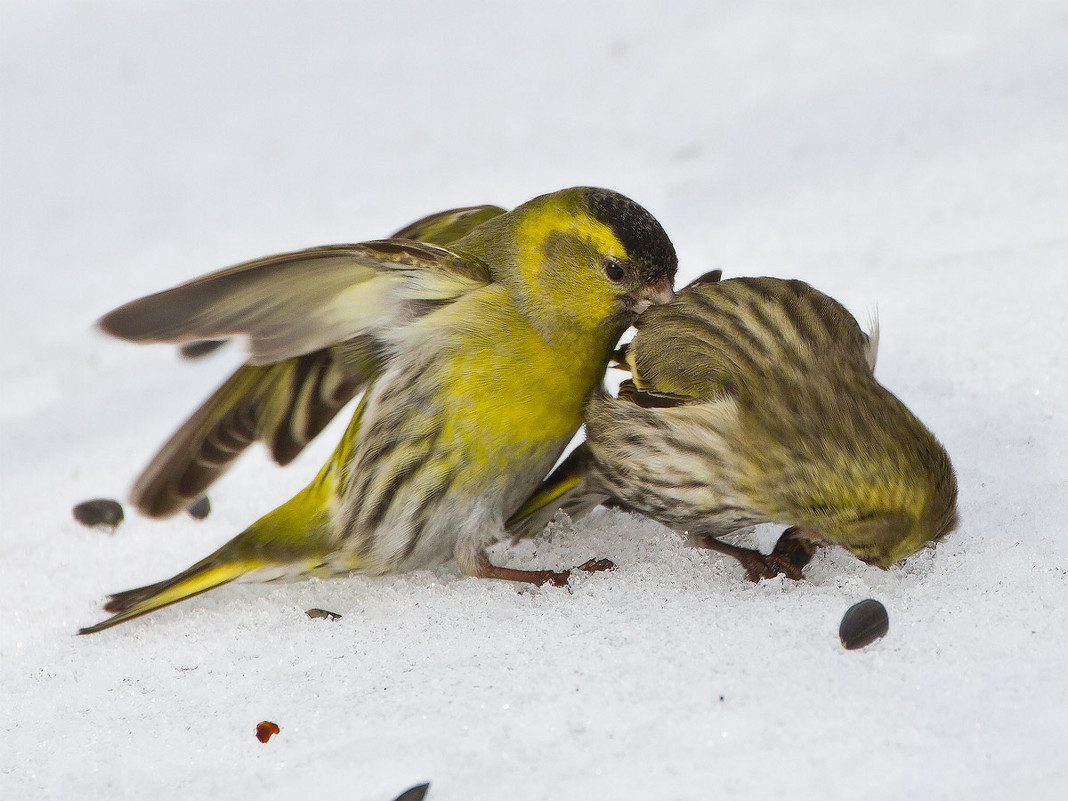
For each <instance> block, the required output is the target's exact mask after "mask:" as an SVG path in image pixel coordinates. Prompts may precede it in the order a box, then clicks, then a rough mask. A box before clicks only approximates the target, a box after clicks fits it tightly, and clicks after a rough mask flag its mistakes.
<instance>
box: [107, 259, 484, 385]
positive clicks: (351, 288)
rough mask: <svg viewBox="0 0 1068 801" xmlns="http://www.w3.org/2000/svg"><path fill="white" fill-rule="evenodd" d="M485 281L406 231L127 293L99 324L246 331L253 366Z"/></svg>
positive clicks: (169, 338)
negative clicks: (138, 294) (134, 296)
mask: <svg viewBox="0 0 1068 801" xmlns="http://www.w3.org/2000/svg"><path fill="white" fill-rule="evenodd" d="M489 282H490V276H489V272H488V271H487V269H486V267H485V265H483V264H481V263H480V262H478V261H476V260H474V259H471V258H465V257H462V256H459V255H457V254H455V253H452V252H451V251H449V250H446V249H445V248H441V247H437V246H435V245H427V244H423V243H419V242H415V241H412V240H406V239H385V240H381V241H378V242H365V243H362V244H358V245H332V246H327V247H318V248H311V249H309V250H300V251H296V252H294V253H283V254H279V255H276V256H268V257H267V258H263V259H256V260H255V261H250V262H245V263H244V264H239V265H237V266H236V267H230V268H229V269H226V270H221V271H219V272H215V273H211V274H209V275H206V276H204V277H202V278H197V279H194V280H193V281H189V282H188V283H185V284H182V285H180V286H177V287H174V288H173V289H168V290H165V291H163V292H158V293H156V294H154V295H149V296H147V297H144V298H141V299H140V300H135V301H132V302H131V303H127V304H126V305H124V306H120V307H119V308H118V309H115V310H114V311H112V312H110V313H108V314H106V315H105V316H104V317H103V318H101V320H100V323H99V325H100V327H101V328H102V329H103V330H104V331H106V332H107V333H109V334H111V335H113V336H116V337H119V338H121V339H126V340H128V341H131V342H176V343H177V342H187V341H190V340H201V339H220V338H225V337H231V336H244V337H247V338H248V347H249V351H250V352H251V359H250V363H251V364H253V365H263V364H273V363H275V362H280V361H283V360H285V359H291V358H294V357H297V356H301V355H303V354H305V353H310V352H312V351H316V350H319V349H321V348H325V347H329V346H331V345H335V344H337V343H339V342H344V341H346V340H349V339H352V338H353V337H357V336H370V337H372V338H375V339H379V338H383V339H384V338H385V336H386V335H387V333H388V332H389V331H390V330H396V329H397V328H401V327H404V326H405V325H407V324H408V323H410V322H411V321H412V320H413V319H415V318H417V317H419V316H421V315H422V314H424V313H425V312H426V311H428V310H429V309H432V308H435V307H437V306H440V305H442V304H445V303H449V302H451V301H453V300H455V299H456V298H458V297H461V296H462V295H465V294H467V293H468V292H470V291H472V290H474V289H477V288H479V287H481V286H484V285H486V284H488V283H489Z"/></svg>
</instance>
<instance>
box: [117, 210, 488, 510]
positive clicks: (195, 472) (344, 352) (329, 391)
mask: <svg viewBox="0 0 1068 801" xmlns="http://www.w3.org/2000/svg"><path fill="white" fill-rule="evenodd" d="M503 213H504V210H503V209H501V208H499V207H497V206H473V207H470V208H465V209H452V210H449V211H444V212H440V213H438V214H432V215H429V216H427V217H424V218H422V219H421V220H418V221H416V222H414V223H412V224H411V225H408V226H405V227H404V228H402V229H401V230H400V231H398V232H397V233H396V234H395V235H394V236H393V237H392V239H417V240H422V241H424V242H426V243H428V244H432V245H433V244H437V245H446V244H449V243H450V242H452V241H454V240H456V239H459V238H460V237H462V236H464V235H465V234H466V233H467V232H468V231H470V230H471V229H472V228H474V227H476V226H477V225H480V224H481V223H483V222H485V221H486V220H488V219H490V218H492V217H495V216H497V215H498V214H503ZM377 244H378V243H370V245H371V246H375V245H377ZM408 244H409V245H411V244H412V243H408ZM360 247H365V246H360ZM324 250H329V249H322V248H317V249H314V250H313V251H301V252H300V253H298V254H285V255H284V256H282V257H272V258H271V259H263V260H259V261H258V262H250V263H249V264H247V265H239V267H237V268H231V270H228V271H223V272H224V273H232V272H235V271H236V272H244V271H246V270H249V271H251V269H250V268H253V266H254V265H257V264H260V263H263V262H275V261H276V260H278V259H281V260H284V261H286V262H287V263H286V269H285V270H284V271H283V272H285V273H286V275H285V276H282V275H278V274H276V275H275V276H273V278H265V277H263V276H261V277H260V278H259V279H255V280H252V281H250V282H249V286H248V287H246V288H245V289H241V288H240V287H238V288H236V289H234V288H231V292H232V293H233V295H235V296H237V297H241V296H242V295H244V297H245V298H246V299H249V298H251V297H253V294H252V293H253V292H263V291H265V290H267V289H268V288H269V287H270V285H271V283H272V280H273V281H275V282H278V281H289V282H290V283H291V284H294V283H297V282H299V280H300V272H299V271H300V270H301V268H302V266H306V265H318V266H319V267H320V268H321V267H322V262H321V261H320V259H324V258H333V259H335V260H340V259H343V258H344V254H342V253H338V252H334V253H333V254H332V255H326V254H322V253H321V251H324ZM377 250H378V251H379V253H381V250H382V249H381V248H377ZM406 252H407V258H406V259H405V263H403V264H398V265H396V266H386V265H377V266H371V267H369V266H367V265H366V264H364V263H361V262H355V263H353V264H352V265H351V268H352V278H353V279H359V278H363V280H364V281H365V282H367V287H366V288H369V289H372V292H371V293H370V294H374V293H375V292H378V293H379V294H387V295H388V294H389V293H392V297H393V299H394V302H393V306H392V307H385V306H384V307H382V308H380V309H379V312H378V314H379V316H378V318H377V323H376V321H375V319H374V316H373V315H371V320H370V324H369V325H368V324H367V323H368V321H367V320H366V319H365V320H364V324H365V330H367V333H362V334H357V335H356V336H353V337H351V338H349V339H347V340H346V341H344V342H341V343H338V344H335V345H332V346H330V347H326V348H321V349H319V350H313V351H311V352H309V353H304V354H302V355H300V356H295V357H293V358H288V359H282V360H280V361H276V362H275V363H273V364H257V363H255V360H250V361H249V362H248V363H246V364H245V365H243V366H241V367H239V368H238V369H237V370H236V371H235V372H234V373H233V375H231V376H230V378H229V379H227V381H226V382H225V383H224V384H223V385H222V386H221V387H219V389H217V390H216V391H215V392H214V393H213V394H212V395H211V397H209V398H208V400H207V401H205V402H204V403H203V404H202V405H201V407H200V408H199V409H197V411H196V412H194V413H193V415H192V416H191V417H190V418H189V419H188V420H186V421H185V422H184V423H183V424H182V426H181V427H180V428H179V429H178V430H177V431H176V432H175V433H174V434H173V435H172V436H171V437H170V439H169V440H168V441H167V442H166V443H165V444H164V445H163V447H162V448H160V450H159V452H158V453H156V455H155V456H154V457H153V458H152V460H151V462H149V464H148V465H147V466H146V467H145V469H144V470H143V471H142V472H141V475H140V476H139V477H138V478H137V480H136V481H135V482H134V487H133V490H132V492H131V502H132V503H133V504H134V505H135V506H136V507H137V508H138V510H139V511H141V512H142V513H143V514H146V515H149V516H151V517H167V516H169V515H173V514H175V513H177V512H179V511H181V510H182V509H185V508H186V507H187V506H188V505H189V504H190V503H192V502H193V501H195V500H196V499H197V498H199V497H200V496H201V495H203V494H204V492H205V491H206V490H207V489H208V488H209V487H210V486H211V484H212V483H213V482H214V481H215V480H216V479H217V478H219V477H220V476H221V475H222V474H223V473H224V472H225V471H226V470H227V469H228V468H229V467H230V465H232V464H233V462H234V461H235V460H236V459H237V457H238V456H240V455H241V454H242V453H243V452H244V451H245V450H246V449H247V448H248V446H249V445H251V444H252V443H253V442H256V441H263V442H264V443H265V444H266V446H267V448H268V450H269V451H270V453H271V456H272V457H273V458H274V460H275V461H276V462H277V463H278V464H280V465H285V464H288V463H289V462H290V461H292V460H293V459H294V458H296V456H297V455H298V454H299V453H300V452H301V451H302V450H303V449H304V447H305V446H306V445H307V444H308V443H309V442H310V441H311V440H312V439H314V438H315V437H316V436H317V435H318V434H319V432H320V431H322V429H323V428H324V427H325V426H326V425H327V424H328V423H329V422H330V421H331V420H332V419H333V418H334V416H335V415H336V414H337V413H338V412H339V411H340V410H341V409H342V408H343V407H344V406H345V405H346V404H347V403H348V402H349V401H351V400H352V399H353V398H354V397H355V396H356V395H358V394H359V393H360V392H361V391H362V390H363V388H364V387H365V386H366V384H367V382H368V381H370V380H371V379H372V378H373V377H374V376H375V375H376V374H377V373H378V372H379V370H380V369H381V367H382V364H383V362H384V360H385V359H386V358H387V356H386V353H385V350H386V348H385V344H384V343H383V342H382V340H381V338H380V336H379V335H381V334H382V332H383V331H384V330H387V329H388V328H389V327H390V326H395V325H402V324H403V320H404V319H405V318H412V317H415V316H418V314H419V313H420V312H422V311H426V310H428V309H430V308H433V307H434V306H435V305H436V304H439V303H443V302H448V300H447V298H448V295H449V292H450V291H452V292H455V293H456V294H455V295H454V297H458V296H459V295H460V294H463V292H465V291H467V287H468V285H469V284H470V285H472V286H478V285H481V284H482V283H483V282H484V280H485V279H486V276H485V273H484V272H483V271H482V270H481V268H480V265H477V263H475V264H472V263H470V262H464V263H461V264H457V263H456V259H457V257H456V256H454V255H453V254H449V255H448V256H447V257H445V258H439V256H440V249H438V248H431V249H427V250H420V249H419V247H418V246H412V247H408V248H407V249H406ZM312 253H315V254H317V255H315V256H311V257H310V258H307V259H304V258H303V257H302V256H301V254H309V255H310V254H312ZM428 254H429V255H428ZM335 266H336V265H335ZM420 266H422V268H423V269H426V270H428V271H429V272H431V273H435V272H436V273H437V274H436V275H424V276H417V277H416V278H421V279H422V280H421V281H420V280H413V277H412V275H411V273H412V271H413V270H418V269H420ZM275 269H276V270H277V269H278V268H277V267H276V268H275ZM215 275H216V276H218V275H220V274H218V273H216V274H215ZM208 278H212V276H208ZM246 278H247V276H246ZM382 279H385V280H384V281H383V280H382ZM376 280H377V281H378V282H379V283H378V284H375V283H374V282H375V281H376ZM200 281H204V279H200ZM200 281H194V282H191V283H192V284H198V283H200ZM405 281H407V282H408V283H407V284H404V282H405ZM257 282H258V283H257ZM223 283H224V284H225V283H226V281H224V282H223ZM238 283H240V282H239V281H238ZM398 283H400V284H401V286H398ZM382 284H386V285H387V286H386V288H382V287H381V285H382ZM450 284H451V285H452V287H451V290H450ZM185 286H189V285H185ZM254 286H258V289H255V290H253V289H252V287H254ZM355 286H356V288H358V284H356V285H355ZM376 287H377V288H376ZM428 288H431V289H436V291H435V292H431V293H428V292H427V289H428ZM179 289H182V287H179ZM171 292H175V290H171ZM197 293H199V294H200V295H201V298H203V297H204V293H205V289H204V287H203V286H201V287H200V289H198V290H194V294H197ZM160 294H161V295H168V294H170V293H160ZM183 294H184V293H181V292H179V293H177V295H178V298H177V299H178V300H179V301H180V302H187V301H182V295H183ZM428 294H429V295H430V299H428V297H427V295H428ZM442 296H445V298H446V299H445V300H443V299H442ZM153 297H155V298H157V300H155V301H153V302H152V303H151V304H146V303H145V302H144V301H135V302H134V303H133V304H128V305H127V306H126V307H123V309H128V311H125V312H123V311H122V310H121V309H120V310H116V311H115V312H112V313H111V314H109V315H107V316H106V317H105V318H104V319H103V320H102V321H101V326H102V327H104V329H105V330H108V331H111V332H112V333H116V334H120V335H122V334H126V335H132V336H126V338H129V339H134V340H135V341H158V337H157V338H151V336H150V331H151V319H150V318H151V315H152V314H153V307H155V308H156V309H157V310H158V307H159V306H160V305H161V304H163V305H166V302H167V301H166V299H163V300H160V299H159V298H158V296H153ZM171 299H172V300H173V299H174V297H173V296H172V297H171ZM233 302H234V298H233V297H231V300H230V303H233ZM272 302H273V301H272ZM201 303H203V299H202V300H201ZM209 305H210V304H209ZM131 307H133V308H131ZM390 308H392V311H393V313H394V317H393V318H392V319H391V318H390V316H389V313H390ZM120 312H121V313H120ZM201 313H204V311H203V310H202V312H201ZM172 317H173V314H172ZM146 319H147V322H148V323H149V325H146V324H145V323H146ZM171 322H172V325H173V322H174V321H173V319H172V320H171ZM112 328H114V329H115V330H114V331H112ZM146 336H148V337H149V338H148V339H146V338H145V337H146ZM192 341H193V342H194V343H195V342H198V341H203V340H200V339H199V335H198V334H193V335H192Z"/></svg>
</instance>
